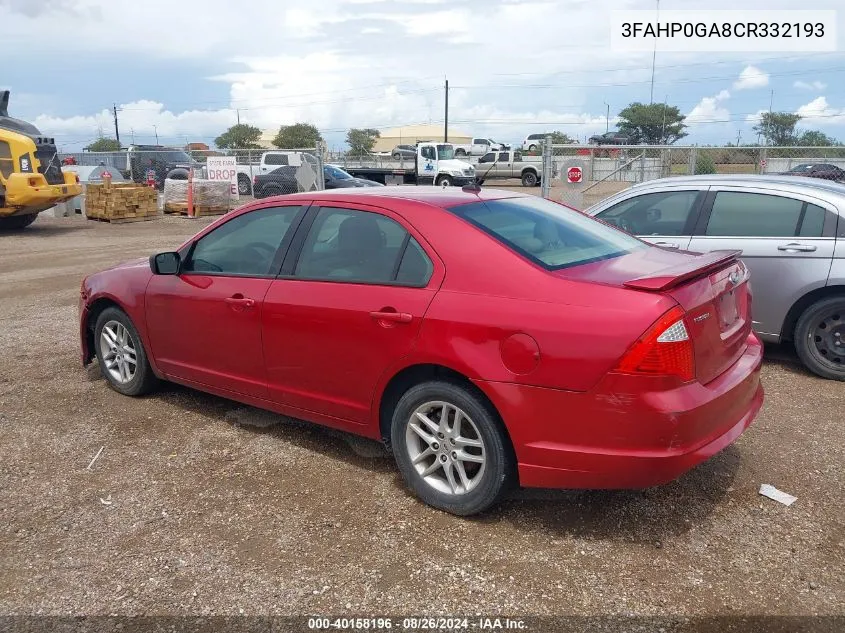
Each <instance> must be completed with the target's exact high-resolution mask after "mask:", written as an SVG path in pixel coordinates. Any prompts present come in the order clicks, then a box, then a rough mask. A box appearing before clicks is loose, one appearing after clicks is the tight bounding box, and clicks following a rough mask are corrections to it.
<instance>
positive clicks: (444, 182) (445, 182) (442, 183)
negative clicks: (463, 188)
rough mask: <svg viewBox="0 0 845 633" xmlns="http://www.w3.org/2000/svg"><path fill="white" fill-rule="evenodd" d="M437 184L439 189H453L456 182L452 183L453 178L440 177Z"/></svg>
mask: <svg viewBox="0 0 845 633" xmlns="http://www.w3.org/2000/svg"><path fill="white" fill-rule="evenodd" d="M435 184H436V185H437V186H438V187H451V186H452V185H453V184H454V182H453V181H452V177H451V176H438V177H437V181H436V182H435Z"/></svg>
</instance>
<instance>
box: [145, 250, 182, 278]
mask: <svg viewBox="0 0 845 633" xmlns="http://www.w3.org/2000/svg"><path fill="white" fill-rule="evenodd" d="M181 267H182V258H181V257H180V256H179V253H176V252H173V253H159V254H158V255H153V256H152V257H150V269H151V270H152V271H153V274H154V275H178V274H179V269H180V268H181Z"/></svg>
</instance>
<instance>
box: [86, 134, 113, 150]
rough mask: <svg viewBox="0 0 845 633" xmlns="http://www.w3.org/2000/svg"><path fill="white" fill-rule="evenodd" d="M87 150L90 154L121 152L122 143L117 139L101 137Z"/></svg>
mask: <svg viewBox="0 0 845 633" xmlns="http://www.w3.org/2000/svg"><path fill="white" fill-rule="evenodd" d="M85 149H86V150H88V151H89V152H119V151H120V143H118V141H117V139H113V138H107V137H105V136H101V137H100V138H98V139H97V140H96V141H94V142H93V143H91V144H90V145H89V146H88V147H86V148H85Z"/></svg>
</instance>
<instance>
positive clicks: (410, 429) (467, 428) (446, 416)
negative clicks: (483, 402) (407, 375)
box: [405, 401, 486, 496]
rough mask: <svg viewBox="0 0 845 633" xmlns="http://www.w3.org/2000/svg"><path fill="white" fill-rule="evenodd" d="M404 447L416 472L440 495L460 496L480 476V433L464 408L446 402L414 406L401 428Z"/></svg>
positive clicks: (482, 466) (483, 459) (482, 452)
mask: <svg viewBox="0 0 845 633" xmlns="http://www.w3.org/2000/svg"><path fill="white" fill-rule="evenodd" d="M405 446H406V449H407V451H408V456H409V457H410V458H411V465H412V466H413V468H414V470H416V472H417V474H418V475H419V476H420V477H421V478H422V480H423V481H424V482H425V483H426V484H428V485H429V486H431V487H432V488H434V489H435V490H437V491H438V492H441V493H443V494H447V495H455V496H457V495H464V494H466V493H468V492H470V491H471V490H473V489H474V488H475V487H476V486H478V484H479V483H480V482H481V480H482V479H483V477H484V473H485V464H486V451H485V447H484V440H483V439H482V437H481V433H479V431H478V427H477V426H476V425H475V423H474V422H473V421H472V419H471V418H470V417H469V416H468V415H467V414H466V412H465V411H463V410H462V409H461V408H459V407H457V406H455V405H453V404H450V403H448V402H442V401H432V402H426V403H425V404H422V405H420V406H419V407H417V409H416V410H415V411H414V413H413V415H412V416H411V418H410V419H409V420H408V422H407V425H406V428H405Z"/></svg>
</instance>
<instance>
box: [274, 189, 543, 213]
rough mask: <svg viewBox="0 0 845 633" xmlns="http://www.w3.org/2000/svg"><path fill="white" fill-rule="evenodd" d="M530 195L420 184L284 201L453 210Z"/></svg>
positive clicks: (341, 191) (298, 196) (309, 194)
mask: <svg viewBox="0 0 845 633" xmlns="http://www.w3.org/2000/svg"><path fill="white" fill-rule="evenodd" d="M528 195H530V194H525V193H518V192H512V191H503V190H501V189H484V188H482V189H481V190H480V191H478V192H475V191H464V190H463V189H461V188H460V187H436V186H428V187H420V186H417V185H406V186H388V187H361V188H351V187H350V188H345V189H330V190H324V191H308V192H305V193H294V194H287V195H285V196H284V197H285V199H291V198H295V199H302V200H334V201H337V202H356V201H357V202H366V203H370V204H375V203H377V202H387V201H390V200H397V199H400V200H414V201H416V202H424V203H426V204H431V205H434V206H438V207H444V208H445V207H451V206H455V205H459V204H468V203H470V202H473V201H475V200H498V199H502V198H524V197H526V196H528Z"/></svg>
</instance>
